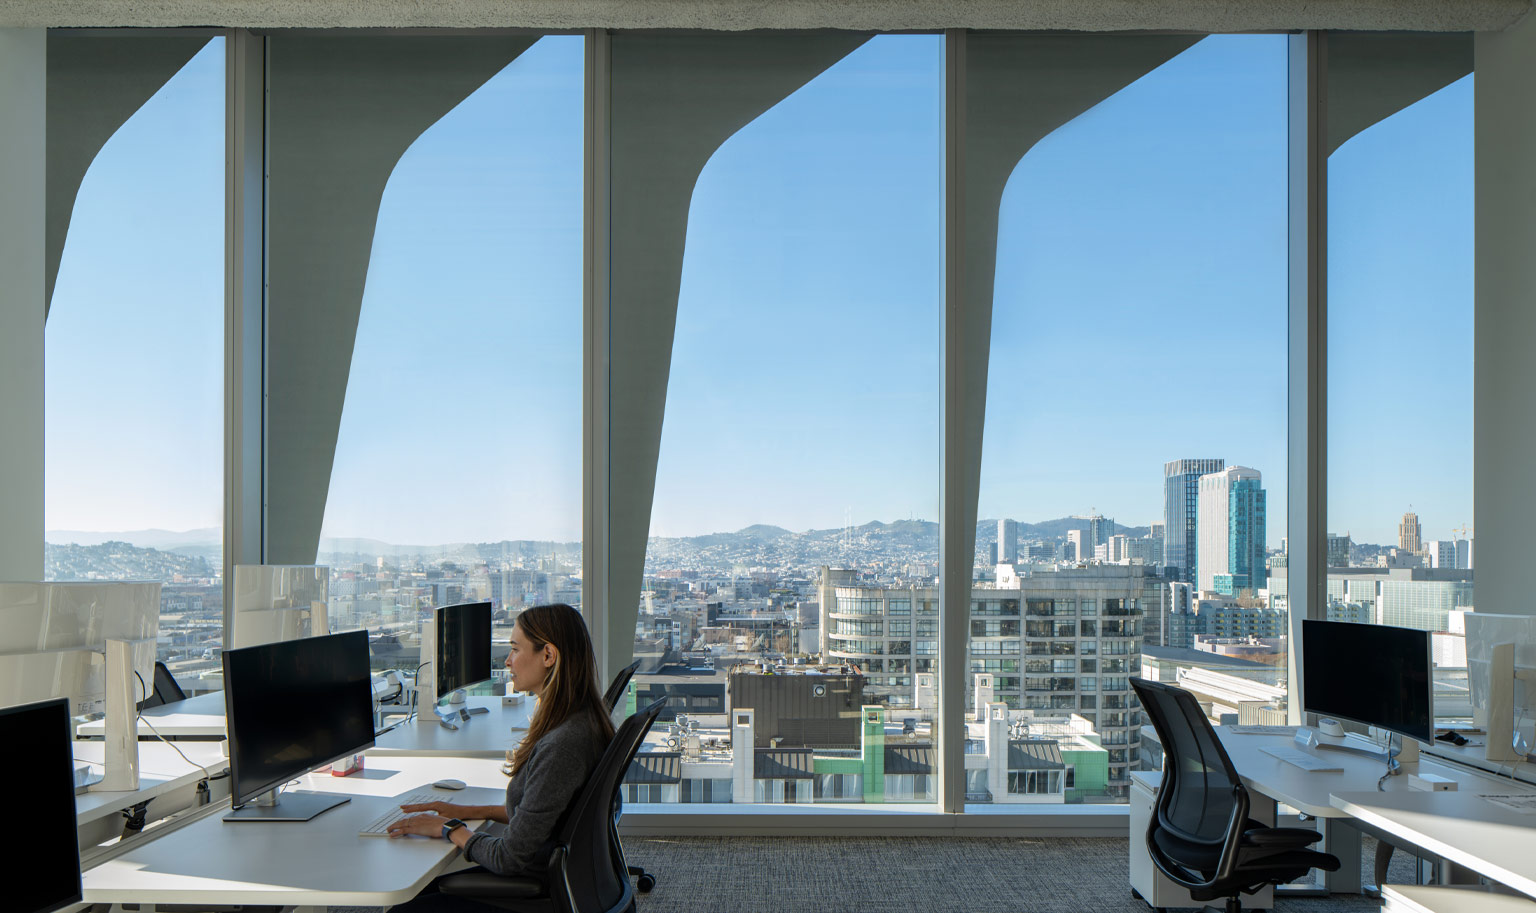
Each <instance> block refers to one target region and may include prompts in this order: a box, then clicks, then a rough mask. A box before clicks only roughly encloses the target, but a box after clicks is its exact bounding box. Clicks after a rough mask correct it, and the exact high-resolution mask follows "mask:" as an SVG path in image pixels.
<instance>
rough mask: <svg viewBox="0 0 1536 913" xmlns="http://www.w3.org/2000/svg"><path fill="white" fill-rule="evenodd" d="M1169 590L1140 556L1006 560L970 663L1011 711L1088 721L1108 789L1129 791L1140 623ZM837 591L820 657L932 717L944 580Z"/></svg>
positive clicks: (978, 608)
mask: <svg viewBox="0 0 1536 913" xmlns="http://www.w3.org/2000/svg"><path fill="white" fill-rule="evenodd" d="M1165 593H1166V587H1165V581H1164V579H1163V578H1162V577H1160V576H1158V575H1157V573H1156V570H1155V568H1150V567H1146V566H1142V565H1095V566H1092V567H1083V568H1066V569H1061V570H1056V571H1053V572H1044V573H1036V574H1028V575H1027V576H1019V575H1018V574H1017V573H1016V572H1015V569H1014V568H1013V567H1012V566H1010V565H1001V566H1000V567H999V572H998V578H997V580H996V582H995V583H993V584H992V585H991V586H988V585H986V584H978V585H977V587H976V588H975V589H974V590H973V592H972V599H971V613H970V637H969V645H968V650H967V653H968V658H969V662H970V670H969V671H970V672H971V673H972V674H973V675H974V674H982V673H984V674H986V675H989V676H990V677H991V684H992V688H993V699H994V700H995V701H996V702H998V703H1001V704H1003V705H1004V706H1006V707H1008V708H1010V709H1013V710H1031V711H1035V712H1036V713H1051V714H1070V713H1075V714H1077V715H1078V716H1080V717H1082V718H1083V719H1084V720H1086V721H1087V722H1088V723H1089V724H1090V725H1092V726H1093V727H1094V729H1095V731H1096V733H1097V735H1098V737H1099V738H1100V740H1101V744H1102V745H1103V747H1104V748H1105V750H1106V751H1107V752H1108V755H1107V761H1108V784H1107V787H1106V788H1107V789H1108V791H1109V794H1110V795H1119V796H1123V795H1124V794H1125V789H1126V787H1127V786H1128V785H1129V780H1128V777H1129V771H1130V770H1132V769H1135V764H1136V762H1137V761H1138V759H1139V748H1140V742H1141V739H1140V726H1141V722H1140V721H1141V716H1140V712H1139V711H1140V708H1139V706H1138V705H1137V704H1136V700H1135V696H1134V694H1133V693H1132V692H1131V690H1130V678H1131V676H1133V675H1135V674H1136V673H1137V672H1138V671H1139V668H1140V655H1141V647H1142V644H1143V643H1144V638H1143V634H1142V623H1143V621H1144V620H1145V619H1146V618H1148V617H1152V618H1154V619H1160V618H1161V617H1162V614H1163V601H1164V599H1165ZM829 595H830V601H829V602H827V603H824V605H826V606H827V607H828V608H829V610H828V611H827V612H826V614H825V617H824V619H823V621H822V625H823V627H824V628H825V629H827V631H828V632H829V633H828V634H827V635H826V640H827V653H826V654H824V655H823V661H824V662H827V663H842V664H847V665H849V666H850V667H856V668H858V669H860V670H861V671H863V672H864V673H865V674H866V676H867V679H868V684H867V686H866V691H865V699H866V701H867V702H869V703H876V702H878V703H880V704H882V705H884V706H887V707H889V708H891V709H892V712H893V713H896V712H899V711H900V710H903V709H906V708H911V709H914V710H916V711H917V712H918V714H917V715H918V717H919V718H920V719H921V718H926V715H927V713H928V711H929V706H928V704H929V701H930V700H932V698H931V696H930V695H929V694H927V693H925V692H924V690H923V688H922V678H924V677H927V678H929V680H930V681H931V677H932V675H933V673H935V672H937V659H938V647H939V643H938V622H939V618H938V591H937V589H934V588H932V587H908V588H901V589H895V588H880V587H865V586H839V587H834V588H833V591H832V592H831V593H830V594H829ZM968 681H969V680H968ZM972 687H973V688H974V685H972ZM930 690H931V688H930ZM968 697H974V694H972V695H969V696H968Z"/></svg>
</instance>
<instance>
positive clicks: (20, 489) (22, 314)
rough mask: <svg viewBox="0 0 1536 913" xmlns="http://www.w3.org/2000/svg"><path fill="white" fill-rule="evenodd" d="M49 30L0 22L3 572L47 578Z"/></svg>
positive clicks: (0, 566) (0, 494) (11, 576)
mask: <svg viewBox="0 0 1536 913" xmlns="http://www.w3.org/2000/svg"><path fill="white" fill-rule="evenodd" d="M47 37H48V36H47V32H46V31H45V30H43V29H0V580H41V579H42V576H43V313H44V311H43V308H44V302H43V276H44V245H43V226H44V223H45V221H46V208H45V207H46V202H45V195H44V187H45V186H46V185H47V181H46V177H47V174H46V170H45V161H46V142H47V133H46V123H47V64H48V43H47Z"/></svg>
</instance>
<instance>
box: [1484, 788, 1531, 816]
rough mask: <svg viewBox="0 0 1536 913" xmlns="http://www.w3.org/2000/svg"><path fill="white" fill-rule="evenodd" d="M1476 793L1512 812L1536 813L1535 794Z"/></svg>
mask: <svg viewBox="0 0 1536 913" xmlns="http://www.w3.org/2000/svg"><path fill="white" fill-rule="evenodd" d="M1478 795H1479V796H1480V797H1481V798H1484V799H1487V800H1488V801H1489V802H1492V803H1493V804H1494V805H1497V806H1499V807H1500V808H1507V809H1509V810H1510V811H1512V812H1519V813H1520V814H1522V815H1533V814H1536V795H1488V794H1486V793H1478Z"/></svg>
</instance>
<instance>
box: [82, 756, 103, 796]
mask: <svg viewBox="0 0 1536 913" xmlns="http://www.w3.org/2000/svg"><path fill="white" fill-rule="evenodd" d="M105 778H106V774H105V773H104V772H102V771H99V770H93V769H92V765H90V764H79V763H77V764H76V765H75V793H76V795H78V794H80V793H83V792H85V791H86V790H87V789H89V788H90V787H92V786H95V785H96V784H97V783H100V782H101V781H102V780H103V779H105Z"/></svg>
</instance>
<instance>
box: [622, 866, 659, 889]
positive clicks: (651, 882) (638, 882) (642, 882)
mask: <svg viewBox="0 0 1536 913" xmlns="http://www.w3.org/2000/svg"><path fill="white" fill-rule="evenodd" d="M628 868H629V874H631V875H633V876H635V891H636V893H639V894H649V893H651V889H652V888H654V887H656V876H655V875H652V874H650V873H649V872H647V871H646V870H645V869H642V868H641V867H640V866H638V865H632V866H628Z"/></svg>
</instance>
